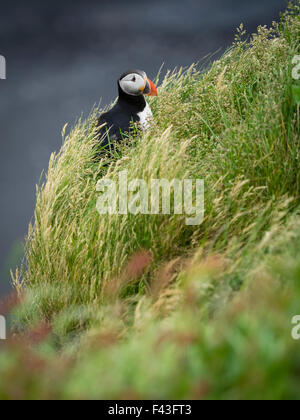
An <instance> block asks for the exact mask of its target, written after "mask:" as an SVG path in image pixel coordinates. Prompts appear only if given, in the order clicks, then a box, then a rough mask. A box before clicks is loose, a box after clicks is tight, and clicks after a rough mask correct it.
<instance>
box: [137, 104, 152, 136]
mask: <svg viewBox="0 0 300 420" xmlns="http://www.w3.org/2000/svg"><path fill="white" fill-rule="evenodd" d="M137 115H138V117H139V119H140V124H141V126H142V129H143V130H144V131H145V130H147V129H148V128H149V127H150V120H151V118H152V117H153V114H152V111H151V108H150V106H149V105H148V103H147V104H146V106H145V108H144V110H143V111H142V112H139V113H138V114H137Z"/></svg>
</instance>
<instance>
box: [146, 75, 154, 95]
mask: <svg viewBox="0 0 300 420" xmlns="http://www.w3.org/2000/svg"><path fill="white" fill-rule="evenodd" d="M147 82H148V83H149V89H150V92H149V93H148V92H147V93H146V94H147V95H148V96H157V87H156V86H155V84H154V83H153V82H152V81H151V80H150V79H148V78H147Z"/></svg>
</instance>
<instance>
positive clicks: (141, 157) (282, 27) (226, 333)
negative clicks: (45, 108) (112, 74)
mask: <svg viewBox="0 0 300 420" xmlns="http://www.w3.org/2000/svg"><path fill="white" fill-rule="evenodd" d="M299 11H300V3H299V1H297V2H295V4H294V5H293V6H290V8H289V11H288V12H287V13H286V14H285V15H284V16H282V19H281V22H280V23H279V24H276V23H274V25H273V27H272V28H271V29H267V28H266V27H260V28H258V32H257V34H253V35H252V36H251V37H248V36H247V35H246V33H245V31H244V29H243V27H242V26H241V27H240V28H239V30H238V34H237V36H236V39H235V42H234V44H233V46H232V48H231V49H230V50H229V51H228V52H227V53H226V54H225V55H224V56H223V57H222V58H221V59H220V60H218V61H216V62H214V63H212V65H211V66H210V68H209V69H208V70H205V71H203V70H201V69H199V66H195V65H193V66H191V67H190V68H189V69H188V70H182V69H181V70H179V71H174V72H168V74H167V75H166V76H165V78H164V79H163V80H162V81H161V83H160V88H159V96H158V97H157V98H154V99H151V103H150V105H151V107H152V109H153V113H154V121H153V125H152V127H151V129H150V130H149V132H148V133H146V134H144V135H141V134H140V135H138V137H132V136H129V138H128V141H127V143H128V144H127V145H125V146H123V147H122V148H120V150H119V151H118V153H117V154H118V155H117V156H107V157H104V158H103V159H102V161H101V162H99V163H95V161H94V159H93V150H94V146H95V144H96V142H97V127H96V121H97V113H98V110H94V111H93V112H92V113H91V115H90V117H89V118H88V119H87V120H85V121H83V120H79V121H78V123H77V124H76V126H75V127H74V128H73V129H72V130H71V132H70V133H69V134H68V135H65V131H64V132H63V135H64V144H63V147H62V149H61V151H60V152H59V153H58V154H53V155H52V157H51V159H50V163H49V169H48V173H47V177H46V180H45V182H44V183H43V185H41V186H40V187H39V188H38V189H37V204H36V210H35V221H34V224H33V225H32V226H30V228H29V235H28V239H27V252H26V260H27V262H26V264H25V265H24V266H23V267H22V268H21V269H20V270H19V271H17V273H16V274H15V275H14V284H15V286H16V288H17V291H18V293H19V295H20V296H23V302H22V304H21V305H19V306H18V307H17V308H16V309H15V312H14V319H15V320H16V321H15V323H16V329H17V330H19V331H20V330H21V332H22V331H23V335H21V337H22V343H24V341H25V342H26V343H27V342H28V340H29V341H30V342H31V341H32V334H33V335H34V337H36V335H38V337H39V334H40V335H41V336H42V337H43V339H42V340H37V341H38V345H37V347H38V354H39V356H38V357H39V358H42V360H43V362H42V367H41V368H40V367H38V368H37V369H36V370H35V369H32V370H30V371H27V370H26V368H24V369H23V367H22V366H21V365H22V360H23V358H22V357H23V356H21V355H20V353H19V351H17V350H16V351H15V352H13V355H11V354H9V353H7V352H4V353H2V354H1V356H0V372H1V376H2V375H4V376H5V375H14V374H15V375H16V377H18V378H20V382H18V381H17V382H16V385H14V386H12V387H9V386H7V385H4V384H1V385H0V395H1V396H2V397H3V398H11V397H13V396H14V395H17V396H18V395H20V396H21V397H27V398H34V397H47V398H65V397H70V398H80V397H87V398H93V397H94V398H126V397H136V398H257V397H262V398H298V388H299V379H298V376H299V363H300V360H299V356H298V353H299V352H297V343H296V342H294V341H293V340H292V339H291V334H290V331H291V323H290V322H291V317H292V316H293V315H296V314H297V311H298V312H299V311H300V308H299V310H298V309H297V302H298V299H299V298H300V289H299V273H300V271H299V263H298V261H299V250H300V248H299V243H300V242H299V241H300V219H299V216H298V208H299V181H300V175H299V174H300V171H299V169H300V168H299V150H300V149H299V146H300V144H299V143H300V136H299V128H300V125H299V124H300V117H299V101H298V99H297V97H296V96H295V93H294V92H295V86H296V87H297V86H298V82H297V81H295V80H293V78H292V59H293V57H294V56H295V55H297V54H299V52H300V19H299ZM123 170H127V171H128V178H129V179H136V178H139V179H141V178H142V179H144V180H146V181H147V182H148V183H150V181H151V179H157V178H166V179H169V180H172V179H174V178H179V179H184V178H193V179H195V178H197V179H204V180H205V190H206V193H205V219H204V221H203V223H201V225H200V226H196V227H191V226H186V224H185V216H180V215H169V216H166V215H164V216H163V215H156V216H153V215H138V216H133V215H126V216H125V215H113V216H109V215H107V216H100V215H99V214H98V213H97V210H96V201H97V198H98V193H97V191H96V185H97V181H98V180H99V179H102V178H110V179H113V180H117V179H118V173H119V171H123ZM28 328H29V333H28ZM36 329H38V332H39V334H36ZM32 330H33V333H32ZM24 331H25V332H24ZM26 331H27V332H26ZM30 331H31V332H30ZM41 331H42V332H41ZM21 332H19V333H18V334H21ZM45 336H46V337H47V338H45ZM28 337H29V338H28ZM22 345H23V344H22ZM21 348H23V347H21ZM26 348H27V347H26ZM28 351H29V350H28ZM31 351H32V350H30V351H29V353H30V354H29V355H28V354H27V352H26V354H25V356H24V357H25V359H26V357H28V358H29V359H30V360H32V359H33V360H35V358H36V357H37V356H36V354H34V355H33V354H32V353H31ZM57 351H60V352H61V353H62V354H63V356H62V357H61V356H58V355H57ZM61 353H60V354H61ZM26 360H27V359H26ZM36 363H38V362H36ZM39 366H40V365H39ZM17 369H20V371H17ZM58 372H59V374H58ZM57 375H58V376H59V378H60V379H59V380H57ZM46 377H47V379H46ZM28 381H29V383H30V384H32V386H30V387H29V388H28V389H27V388H26V389H25V387H24V386H23V385H24V383H27V382H28Z"/></svg>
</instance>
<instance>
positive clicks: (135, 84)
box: [118, 70, 157, 96]
mask: <svg viewBox="0 0 300 420" xmlns="http://www.w3.org/2000/svg"><path fill="white" fill-rule="evenodd" d="M118 83H119V89H120V90H121V92H123V93H125V94H126V95H129V96H141V95H148V96H157V88H156V86H155V85H154V83H153V82H151V80H150V79H148V77H147V75H146V73H145V72H144V71H141V70H129V71H127V72H125V73H123V74H122V76H121V77H120V79H119V82H118Z"/></svg>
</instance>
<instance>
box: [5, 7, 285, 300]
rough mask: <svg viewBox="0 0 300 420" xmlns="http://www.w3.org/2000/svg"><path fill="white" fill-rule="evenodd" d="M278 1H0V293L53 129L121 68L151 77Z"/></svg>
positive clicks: (219, 45) (57, 139)
mask: <svg viewBox="0 0 300 420" xmlns="http://www.w3.org/2000/svg"><path fill="white" fill-rule="evenodd" d="M285 7H286V1H285V0H251V1H249V0H198V1H197V0H184V1H183V0H151V1H150V0H148V1H147V2H145V1H142V0H139V1H136V0H130V1H128V2H127V1H121V0H109V1H107V0H86V1H83V0H77V1H71V0H63V1H58V0H43V1H40V0H39V1H38V0H29V1H25V0H24V1H22V2H21V1H13V0H12V1H10V2H8V1H5V2H1V7H0V54H1V55H3V56H5V57H6V60H7V80H5V81H3V80H0V197H1V205H0V275H1V278H0V295H1V294H4V293H6V292H7V291H8V288H9V267H14V266H16V264H18V261H20V259H21V256H22V246H21V243H22V239H23V238H24V235H25V234H26V231H27V225H28V222H29V221H30V219H31V218H32V215H33V210H34V200H35V185H36V184H37V182H38V181H39V178H40V175H41V172H42V170H43V169H45V168H47V163H48V160H49V156H50V154H51V152H53V151H55V150H58V149H59V147H60V145H61V135H60V132H61V128H62V127H63V125H64V124H65V123H66V122H70V123H71V124H72V123H73V122H74V121H75V120H76V118H77V117H79V116H80V115H81V114H82V113H83V114H84V115H86V114H87V113H88V112H89V111H90V110H91V108H92V107H93V105H94V104H96V103H98V102H99V100H100V98H101V97H102V104H103V105H106V104H108V103H110V101H111V100H112V99H114V97H115V96H116V80H117V78H118V77H119V76H120V74H121V73H123V72H124V71H125V70H127V69H128V68H140V69H143V70H145V71H146V72H147V73H148V76H149V77H154V76H155V75H156V73H157V71H158V69H159V68H160V66H161V65H162V63H165V66H164V69H165V70H166V69H173V68H174V67H176V66H177V67H180V66H189V65H190V64H192V63H193V62H197V61H199V60H200V59H201V58H203V57H204V56H205V55H207V54H208V53H215V52H217V54H216V55H215V56H214V58H215V57H217V56H219V55H220V53H221V52H222V51H224V49H225V48H226V47H228V46H229V45H230V44H231V43H232V40H233V38H234V34H235V31H236V28H237V27H238V26H239V24H240V23H241V22H243V23H244V24H245V26H246V28H247V30H248V31H249V32H250V33H251V32H254V31H255V29H256V27H257V25H259V24H271V22H272V20H277V19H278V16H279V12H280V11H283V10H284V9H285Z"/></svg>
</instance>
